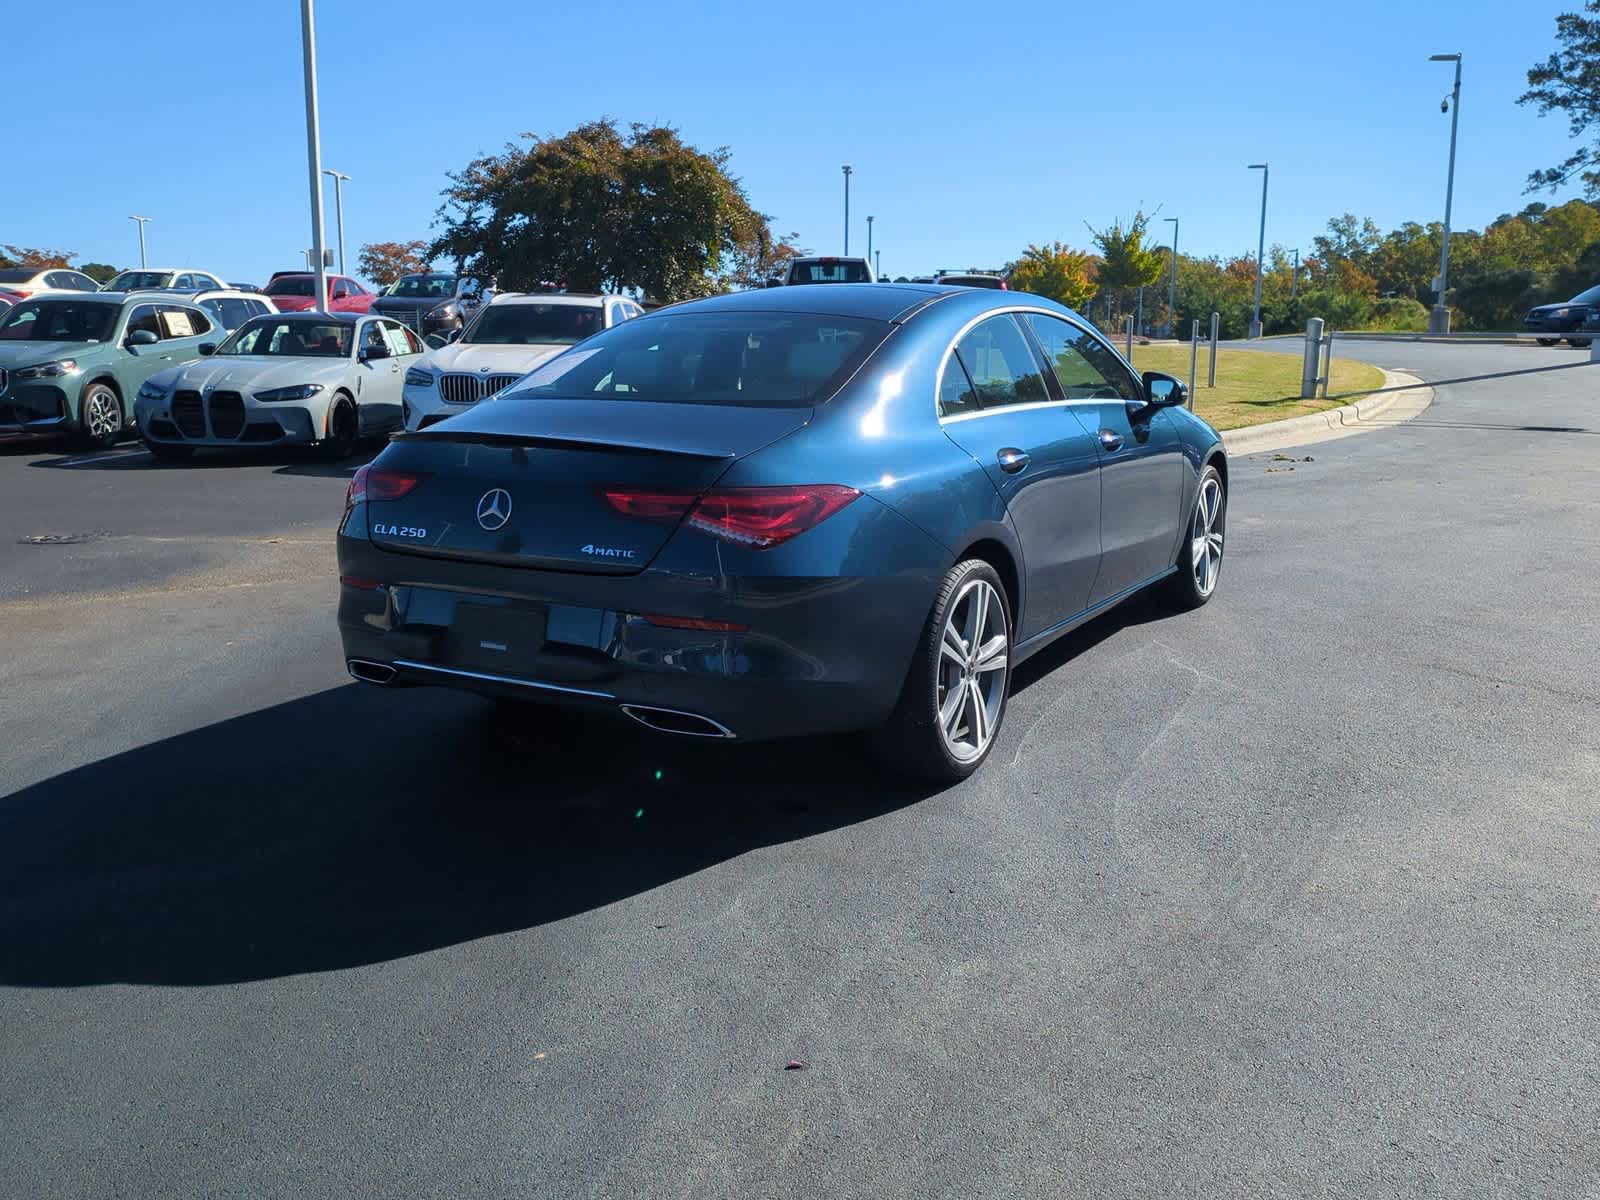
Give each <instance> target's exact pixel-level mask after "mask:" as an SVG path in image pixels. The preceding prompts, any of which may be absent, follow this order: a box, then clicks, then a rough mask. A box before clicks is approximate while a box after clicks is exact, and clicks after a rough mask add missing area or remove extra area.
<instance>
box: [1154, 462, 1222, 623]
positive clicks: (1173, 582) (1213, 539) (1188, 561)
mask: <svg viewBox="0 0 1600 1200" xmlns="http://www.w3.org/2000/svg"><path fill="white" fill-rule="evenodd" d="M1227 524H1228V489H1227V487H1226V486H1224V484H1223V482H1222V473H1221V472H1220V471H1218V470H1217V469H1216V468H1215V467H1213V466H1211V465H1209V464H1207V466H1206V467H1205V469H1204V470H1202V471H1201V472H1200V483H1199V486H1197V487H1196V488H1195V494H1194V508H1193V509H1192V510H1191V511H1190V514H1189V523H1188V526H1187V536H1185V537H1184V539H1183V548H1182V549H1181V550H1179V551H1178V570H1177V573H1176V574H1174V575H1170V576H1168V577H1167V588H1166V594H1167V600H1168V601H1169V602H1170V603H1171V604H1172V606H1173V607H1174V608H1177V609H1190V608H1199V607H1200V606H1201V605H1202V604H1204V603H1206V601H1208V600H1210V599H1211V597H1212V596H1214V595H1215V594H1216V591H1217V581H1218V580H1219V579H1220V578H1221V577H1222V540H1223V534H1224V533H1225V532H1226V529H1227Z"/></svg>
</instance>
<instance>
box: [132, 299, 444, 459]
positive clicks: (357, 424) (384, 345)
mask: <svg viewBox="0 0 1600 1200" xmlns="http://www.w3.org/2000/svg"><path fill="white" fill-rule="evenodd" d="M425 349H426V347H424V346H423V344H422V342H421V340H420V339H419V338H418V337H417V335H416V334H414V333H412V332H411V331H410V330H409V329H407V328H406V327H405V326H404V325H402V324H400V322H399V321H396V320H393V319H392V318H388V317H372V316H367V315H366V314H363V313H316V312H305V313H276V314H272V315H268V316H262V317H256V318H255V319H254V320H251V321H249V322H247V323H245V324H244V325H241V326H240V327H239V328H238V329H236V330H235V331H234V332H233V333H232V334H231V335H229V337H228V339H227V340H226V341H225V342H223V343H222V344H221V345H220V346H218V347H217V348H216V350H215V352H214V353H212V354H211V355H209V356H207V357H205V358H201V359H198V360H197V361H195V362H191V363H187V364H185V365H184V366H181V367H174V368H172V369H171V370H167V371H161V372H158V373H157V374H155V375H152V376H151V377H150V378H149V380H148V381H146V383H145V385H144V386H143V387H141V388H140V389H139V396H138V399H137V401H136V402H135V404H134V416H135V420H136V421H137V423H138V426H139V434H140V436H141V437H142V438H143V439H144V444H145V445H146V446H147V447H148V448H149V449H150V452H151V453H152V454H154V455H155V456H156V457H158V458H184V457H187V456H188V455H189V454H191V453H193V452H194V450H195V449H196V448H197V447H208V448H214V449H220V448H226V449H250V448H260V447H264V446H278V445H296V446H317V447H319V448H321V449H322V450H324V451H325V452H326V453H327V454H328V455H329V456H330V457H335V458H339V457H343V456H345V455H347V454H349V453H350V451H351V449H352V448H353V447H354V445H355V443H356V442H357V440H359V439H360V438H363V437H373V436H376V435H379V434H383V433H388V432H389V431H390V430H394V429H398V428H400V423H401V421H400V387H401V379H402V378H403V376H404V374H405V372H406V369H407V368H408V367H410V366H411V365H412V364H414V363H415V362H417V360H418V359H419V358H421V357H422V355H423V352H424V350H425Z"/></svg>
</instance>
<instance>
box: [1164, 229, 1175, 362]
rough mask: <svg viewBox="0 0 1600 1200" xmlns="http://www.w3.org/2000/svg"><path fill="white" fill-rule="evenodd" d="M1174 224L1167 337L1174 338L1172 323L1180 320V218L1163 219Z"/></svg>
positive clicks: (1168, 288) (1168, 293)
mask: <svg viewBox="0 0 1600 1200" xmlns="http://www.w3.org/2000/svg"><path fill="white" fill-rule="evenodd" d="M1161 219H1162V220H1163V221H1171V222H1172V278H1171V279H1169V280H1168V281H1167V336H1168V337H1171V336H1172V323H1173V322H1174V321H1176V320H1177V319H1178V218H1177V217H1162V218H1161Z"/></svg>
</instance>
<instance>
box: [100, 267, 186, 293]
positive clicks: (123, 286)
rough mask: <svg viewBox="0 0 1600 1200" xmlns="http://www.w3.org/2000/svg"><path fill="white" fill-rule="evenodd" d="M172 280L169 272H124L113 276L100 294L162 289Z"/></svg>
mask: <svg viewBox="0 0 1600 1200" xmlns="http://www.w3.org/2000/svg"><path fill="white" fill-rule="evenodd" d="M171 278H172V273H171V272H170V271H124V272H122V274H120V275H115V276H113V277H112V278H111V281H110V282H109V283H107V284H106V285H105V286H104V287H103V288H101V289H100V290H101V291H102V292H137V291H139V290H141V289H143V288H163V287H166V286H167V283H168V281H169V280H170V279H171Z"/></svg>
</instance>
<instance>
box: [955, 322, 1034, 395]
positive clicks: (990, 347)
mask: <svg viewBox="0 0 1600 1200" xmlns="http://www.w3.org/2000/svg"><path fill="white" fill-rule="evenodd" d="M956 355H957V356H958V357H959V358H960V359H961V365H962V366H963V367H965V368H966V369H967V377H968V378H969V379H970V380H971V381H972V386H973V388H974V389H975V390H976V391H977V393H978V402H979V404H981V405H982V407H984V408H1004V407H1006V406H1008V405H1012V404H1037V403H1039V402H1040V401H1043V400H1048V399H1049V398H1050V395H1049V393H1048V391H1046V389H1045V385H1044V376H1043V375H1042V374H1041V373H1040V371H1039V362H1038V360H1037V359H1036V358H1034V356H1033V351H1032V350H1030V349H1029V348H1028V342H1027V339H1026V338H1024V337H1023V336H1022V330H1021V329H1020V328H1018V327H1017V323H1016V321H1015V320H1013V319H1012V318H1011V316H1010V315H1009V314H1006V315H1002V316H998V317H990V318H989V319H988V320H987V321H983V322H981V323H979V324H977V325H974V326H973V327H972V328H971V329H969V330H967V332H966V333H964V334H963V335H962V336H961V340H960V341H958V342H957V343H956Z"/></svg>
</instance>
